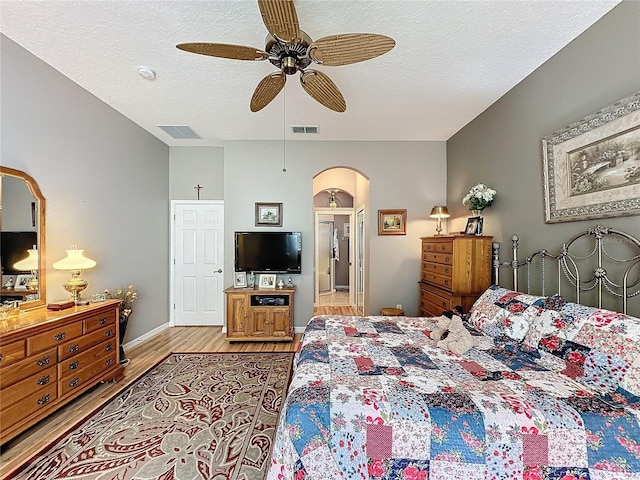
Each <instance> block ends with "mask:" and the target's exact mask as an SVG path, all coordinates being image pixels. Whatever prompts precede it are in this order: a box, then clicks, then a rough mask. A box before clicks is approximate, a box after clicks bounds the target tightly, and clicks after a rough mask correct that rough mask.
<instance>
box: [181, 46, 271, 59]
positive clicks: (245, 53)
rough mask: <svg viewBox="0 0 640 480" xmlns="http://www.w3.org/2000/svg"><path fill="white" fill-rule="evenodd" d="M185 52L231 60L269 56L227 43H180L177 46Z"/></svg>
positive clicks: (255, 50) (256, 50) (265, 57)
mask: <svg viewBox="0 0 640 480" xmlns="http://www.w3.org/2000/svg"><path fill="white" fill-rule="evenodd" d="M176 47H177V48H179V49H180V50H184V51H185V52H191V53H198V54H200V55H209V56H210V57H220V58H230V59H232V60H266V59H268V58H269V54H268V53H267V52H264V51H262V50H259V49H257V48H253V47H245V46H242V45H229V44H227V43H202V42H197V43H180V44H178V45H176Z"/></svg>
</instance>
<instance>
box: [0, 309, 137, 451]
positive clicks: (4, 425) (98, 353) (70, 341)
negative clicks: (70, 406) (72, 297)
mask: <svg viewBox="0 0 640 480" xmlns="http://www.w3.org/2000/svg"><path fill="white" fill-rule="evenodd" d="M119 306H120V301H119V300H108V301H106V302H102V303H94V304H90V305H87V306H76V307H72V308H70V309H68V310H61V311H58V312H55V311H54V312H51V311H48V310H47V309H46V308H44V307H40V308H35V309H33V310H29V311H27V312H23V313H21V314H20V315H18V316H15V317H9V318H3V319H1V320H0V407H1V408H0V426H1V428H0V444H3V443H5V442H6V441H7V440H10V439H11V438H13V437H15V436H16V435H18V434H19V433H21V432H23V431H24V430H26V429H27V428H29V427H30V426H31V425H33V424H34V423H36V422H38V421H39V420H41V419H43V418H44V417H46V416H47V415H49V414H50V413H52V412H54V411H55V410H57V409H58V408H60V407H61V406H62V405H64V404H66V403H68V402H70V401H71V400H73V399H74V398H76V397H77V396H78V395H80V394H82V393H83V392H86V391H87V390H88V389H90V388H91V387H93V386H94V385H96V384H98V383H100V382H103V381H117V380H120V379H121V378H123V376H124V375H123V371H124V368H123V366H122V365H120V363H119V359H118V351H119V341H118V340H119V339H118V328H119V324H118V307H119Z"/></svg>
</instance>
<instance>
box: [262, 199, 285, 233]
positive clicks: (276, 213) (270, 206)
mask: <svg viewBox="0 0 640 480" xmlns="http://www.w3.org/2000/svg"><path fill="white" fill-rule="evenodd" d="M281 226H282V203H258V202H256V227H281Z"/></svg>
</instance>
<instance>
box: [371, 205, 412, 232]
mask: <svg viewBox="0 0 640 480" xmlns="http://www.w3.org/2000/svg"><path fill="white" fill-rule="evenodd" d="M406 234H407V210H406V209H404V210H378V235H406Z"/></svg>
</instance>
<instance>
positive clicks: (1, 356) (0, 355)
mask: <svg viewBox="0 0 640 480" xmlns="http://www.w3.org/2000/svg"><path fill="white" fill-rule="evenodd" d="M3 358H4V356H3V355H2V354H1V353H0V362H1V361H2V359H3Z"/></svg>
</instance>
